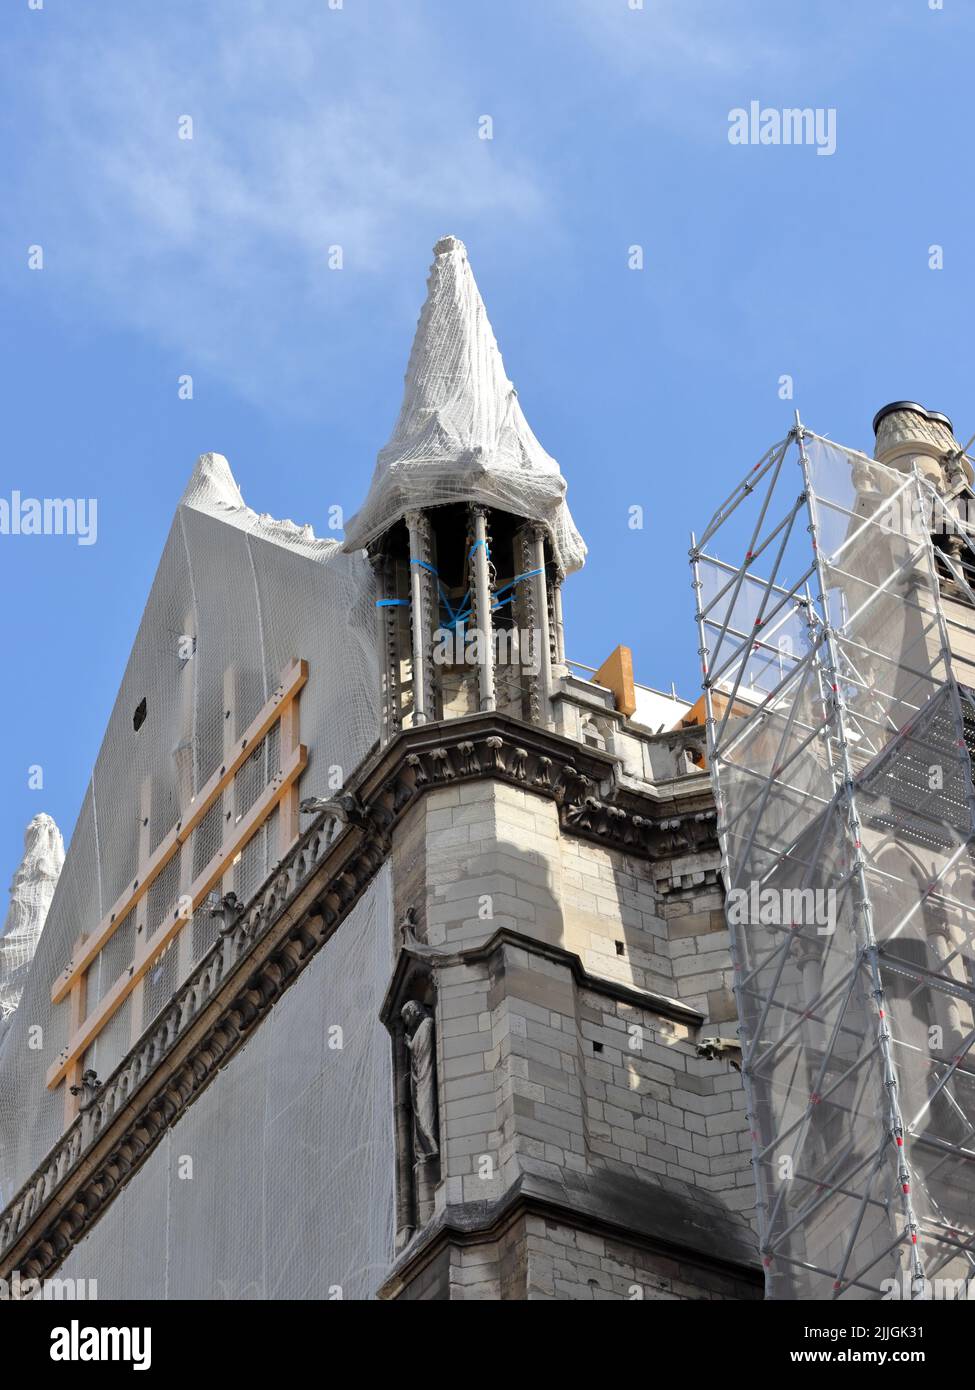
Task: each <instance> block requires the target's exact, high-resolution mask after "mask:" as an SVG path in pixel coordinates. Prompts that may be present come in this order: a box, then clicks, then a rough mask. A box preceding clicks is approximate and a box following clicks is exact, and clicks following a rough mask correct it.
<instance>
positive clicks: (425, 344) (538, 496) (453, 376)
mask: <svg viewBox="0 0 975 1390" xmlns="http://www.w3.org/2000/svg"><path fill="white" fill-rule="evenodd" d="M434 256H435V259H434V262H433V266H432V267H431V270H430V278H429V280H428V282H427V299H426V303H425V304H424V306H423V309H422V311H421V313H420V319H419V323H418V325H417V331H416V338H415V339H414V342H413V350H412V352H411V353H410V360H409V364H408V366H407V369H406V387H405V390H404V393H403V404H402V406H401V407H400V413H399V418H398V419H397V421H396V425H395V427H394V429H393V433H392V435H391V437H390V440H389V443H388V444H387V445H386V446H385V448H384V449H381V450H380V452H379V456H378V458H377V460H376V468H375V472H374V473H373V478H372V484H371V486H370V489H369V495H368V496H367V498H366V500H365V503H364V504H363V506H362V508H361V509H360V510H359V511H358V512H357V513H356V515H355V516H354V517H352V518H351V520H350V521H349V523H348V526H347V527H346V540H345V547H346V549H347V550H354V549H357V548H360V547H363V546H366V545H368V544H369V542H370V541H373V540H375V539H376V537H378V536H380V535H381V534H382V533H383V532H384V531H385V530H387V529H388V528H389V527H390V526H392V525H393V523H394V522H396V521H398V520H399V519H400V518H401V517H403V516H404V514H405V513H406V512H408V511H410V510H411V509H413V508H418V507H436V506H442V505H444V504H446V503H449V502H458V501H467V500H469V501H474V502H481V503H483V504H484V505H485V506H490V507H498V508H501V509H502V510H504V511H508V512H512V513H514V514H515V515H516V516H524V517H527V518H529V519H530V520H534V521H539V522H542V523H543V524H544V525H545V526H546V528H547V530H548V532H549V535H550V537H551V540H552V546H553V551H554V555H555V559H556V563H557V564H559V565H560V567H561V568H562V569H563V570H564V571H566V572H569V571H571V570H577V569H579V568H581V566H582V564H583V563H584V561H585V557H586V547H585V544H584V542H583V540H582V537H581V536H580V535H579V532H578V531H577V530H576V527H575V524H574V522H573V520H572V517H571V516H570V514H569V509H568V506H567V505H566V501H565V493H566V483H565V479H564V478H563V477H562V474H561V472H560V471H559V466H558V464H557V463H556V461H555V459H553V458H551V457H550V455H549V454H547V453H546V452H545V450H544V449H543V448H542V446H541V444H539V442H538V440H537V439H536V438H535V435H534V434H533V433H532V430H531V427H530V426H529V424H528V421H527V420H526V419H525V417H524V415H523V413H522V409H521V405H520V404H519V401H518V393H517V392H516V391H515V388H514V386H512V384H511V382H510V381H509V380H508V377H507V374H506V372H505V369H504V363H503V362H502V360H501V353H500V352H499V350H498V345H497V342H496V341H495V337H494V333H493V331H492V329H491V325H490V323H489V322H488V317H487V311H486V310H485V308H484V301H483V300H482V298H481V295H480V292H479V290H478V288H477V285H476V284H475V282H474V276H473V274H472V273H471V268H470V264H469V262H468V259H467V251H466V249H465V247H464V243H463V242H461V241H458V240H457V238H456V237H444V238H443V239H442V240H441V241H438V242H437V245H436V246H435V247H434Z"/></svg>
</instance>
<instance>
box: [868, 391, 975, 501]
mask: <svg viewBox="0 0 975 1390" xmlns="http://www.w3.org/2000/svg"><path fill="white" fill-rule="evenodd" d="M873 432H874V434H875V435H876V439H877V442H876V445H875V447H874V451H873V456H874V458H875V459H877V460H878V462H880V463H883V464H885V465H886V466H887V467H888V468H896V469H898V470H899V471H900V472H902V473H910V471H911V468H912V467H913V465H914V464H917V467H918V471H919V473H920V474H921V475H922V477H925V478H927V479H928V480H929V481H930V482H931V483H932V484H933V485H934V486H935V487H936V488H937V489H938V491H939V492H944V491H945V489H946V488H949V487H952V486H954V484H955V483H956V482H959V481H961V479H962V478H965V479H966V480H967V481H968V482H969V483H971V482H972V478H973V473H972V466H971V464H970V463H969V462H968V460H967V459H965V458H962V457H960V453H961V446H960V445H959V443H958V441H957V440H956V439H955V433H954V427H953V425H952V423H951V421H950V420H949V419H948V417H947V415H942V414H940V412H939V411H937V410H926V409H925V408H924V406H923V405H918V404H917V402H916V401H892V402H891V403H890V405H885V406H884V407H883V409H882V410H878V411H877V413H876V415H875V416H874V417H873ZM952 455H958V457H955V458H952Z"/></svg>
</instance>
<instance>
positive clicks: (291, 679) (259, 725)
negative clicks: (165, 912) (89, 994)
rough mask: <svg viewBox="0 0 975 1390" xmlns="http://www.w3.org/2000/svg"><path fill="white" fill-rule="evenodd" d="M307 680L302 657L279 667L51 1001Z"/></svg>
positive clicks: (163, 864) (136, 899)
mask: <svg viewBox="0 0 975 1390" xmlns="http://www.w3.org/2000/svg"><path fill="white" fill-rule="evenodd" d="M307 679H308V663H307V661H292V663H291V664H290V666H288V667H287V668H286V669H285V671H284V672H283V673H282V677H281V683H280V685H279V686H278V687H277V689H276V690H275V692H274V694H273V695H272V696H271V698H270V700H268V702H267V704H265V705H264V707H263V708H262V710H261V711H260V713H259V714H258V715H257V718H256V719H255V720H254V721H253V723H252V724H251V725H250V727H249V728H248V729H247V730H246V732H245V733H244V734H243V735H242V736H241V738H239V739H238V740H237V744H236V748H237V751H236V753H235V754H234V757H233V759H232V761H230V762H227V763H224V764H223V765H222V766H221V767H220V768H218V769H217V771H216V772H215V773H214V774H213V776H212V777H211V778H210V779H209V781H208V782H207V783H206V784H205V786H204V787H203V788H202V790H201V791H200V792H199V793H198V795H197V796H196V798H195V800H194V803H193V806H192V808H191V810H190V812H189V815H188V816H187V817H186V818H185V819H183V820H182V821H180V822H179V823H178V824H177V825H175V826H174V827H173V829H172V830H171V831H170V832H169V834H168V835H167V836H166V838H165V839H164V840H163V841H162V842H161V843H160V845H159V846H158V848H157V849H156V851H155V853H154V854H153V855H152V857H151V859H150V860H149V862H148V863H147V864H146V865H145V867H144V869H143V872H142V875H141V876H140V877H139V878H138V879H136V880H135V882H134V883H133V885H132V887H131V888H128V889H126V891H125V892H124V893H123V894H122V896H121V897H120V898H119V900H118V902H117V903H116V904H115V906H114V907H113V908H112V910H111V912H110V913H109V914H108V916H107V917H105V918H104V919H103V920H102V922H101V923H100V924H99V925H98V926H97V927H96V928H95V931H94V932H93V933H92V934H91V936H89V937H88V938H87V939H86V941H85V942H84V944H83V946H81V947H80V948H79V949H77V950H75V951H74V953H73V954H72V957H71V959H70V960H69V961H68V963H67V965H66V966H65V968H64V970H63V972H62V973H61V975H60V976H59V977H58V979H57V980H56V981H55V982H54V984H53V985H52V987H51V1000H52V1002H53V1003H55V1004H60V1003H61V1001H62V999H64V998H65V997H66V996H67V995H68V994H69V993H70V992H71V988H72V985H73V984H74V981H75V979H76V978H77V976H78V975H80V974H81V972H82V971H83V970H86V969H87V968H88V966H89V965H90V964H91V962H92V961H93V960H94V959H95V957H96V956H97V955H98V952H99V951H100V950H101V949H102V947H103V946H104V945H105V943H106V941H108V940H110V939H111V937H112V936H113V935H114V934H115V931H116V929H117V928H118V927H119V926H120V925H121V923H122V921H123V920H124V918H125V917H126V915H127V914H128V913H129V912H130V911H131V909H132V908H133V907H134V906H135V905H136V903H138V902H139V900H140V899H141V898H142V897H143V896H144V894H145V893H147V892H148V891H149V888H150V887H151V886H152V884H153V883H154V881H155V880H156V879H157V878H158V877H159V875H160V873H162V871H163V869H164V868H165V867H166V864H167V863H168V862H169V860H170V859H171V858H172V857H173V855H174V854H175V852H176V850H177V849H178V848H179V846H180V845H181V844H184V843H185V842H186V840H188V839H189V837H190V835H191V833H192V832H193V830H194V829H195V828H196V826H197V825H199V823H200V821H201V820H202V819H203V817H204V816H205V815H206V813H207V811H209V809H210V807H211V806H212V805H213V803H214V802H215V801H216V799H217V797H218V796H221V795H222V793H223V790H224V788H225V787H226V786H227V784H228V783H229V782H231V781H232V780H233V778H234V776H235V775H236V773H237V772H238V771H239V769H240V767H241V766H242V765H243V763H244V762H246V760H247V759H248V758H249V757H250V755H251V753H253V751H254V745H255V744H257V743H259V742H260V740H261V739H262V738H263V737H264V736H265V734H266V733H267V731H268V730H269V729H270V728H271V726H272V725H273V724H275V723H277V721H278V719H279V718H280V715H281V706H282V704H288V703H290V701H291V700H292V699H293V698H294V696H295V695H296V694H297V693H298V691H299V690H300V689H301V688H302V686H303V685H304V684H305V682H306V681H307Z"/></svg>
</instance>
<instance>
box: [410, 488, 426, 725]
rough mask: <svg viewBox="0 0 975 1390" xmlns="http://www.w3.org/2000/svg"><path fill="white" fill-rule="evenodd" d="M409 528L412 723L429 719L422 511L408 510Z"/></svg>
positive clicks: (422, 722)
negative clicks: (422, 571)
mask: <svg viewBox="0 0 975 1390" xmlns="http://www.w3.org/2000/svg"><path fill="white" fill-rule="evenodd" d="M406 528H407V530H408V531H409V536H410V597H411V605H410V613H411V619H412V628H413V723H414V724H425V723H426V722H427V690H426V661H425V654H426V649H427V642H428V640H429V637H430V634H429V633H428V632H427V631H426V622H425V604H424V602H423V598H424V584H423V575H422V573H421V566H420V565H418V564H417V563H416V561H417V560H423V559H425V558H426V557H425V553H424V552H425V550H426V546H425V544H424V539H425V538H424V532H423V514H422V512H407V514H406Z"/></svg>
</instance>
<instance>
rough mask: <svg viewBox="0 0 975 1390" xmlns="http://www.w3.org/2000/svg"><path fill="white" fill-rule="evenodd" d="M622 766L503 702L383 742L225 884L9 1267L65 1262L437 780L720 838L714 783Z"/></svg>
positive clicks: (94, 1106)
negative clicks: (483, 783) (306, 825)
mask: <svg viewBox="0 0 975 1390" xmlns="http://www.w3.org/2000/svg"><path fill="white" fill-rule="evenodd" d="M618 766H619V763H618V760H617V759H615V758H613V757H612V756H611V755H609V754H607V753H604V752H602V751H601V750H599V749H593V748H588V747H583V746H581V745H579V744H577V743H575V742H573V741H572V740H570V739H566V738H563V737H562V736H561V735H559V734H555V733H553V732H551V731H549V730H545V729H541V728H536V727H534V726H532V725H529V724H526V723H524V722H522V721H521V720H517V719H513V718H511V717H509V716H506V715H501V714H497V713H486V714H477V715H470V716H466V717H464V718H460V719H454V720H450V721H446V722H443V723H440V724H425V725H421V726H420V727H418V728H416V729H408V730H404V731H402V732H401V733H400V734H398V735H397V736H396V738H394V739H393V740H392V741H391V742H390V743H389V744H387V745H386V746H385V747H384V748H382V749H379V750H376V751H374V752H373V753H371V754H370V755H369V756H368V757H367V758H366V759H365V760H364V762H363V763H362V764H361V765H360V767H359V768H358V769H357V770H356V772H355V773H354V774H353V775H352V777H350V778H349V780H348V782H347V784H346V786H345V788H344V790H343V793H342V795H341V796H339V797H338V798H337V799H336V800H335V801H334V802H324V803H321V805H322V807H324V809H321V810H317V814H316V819H315V822H314V823H313V825H312V826H311V828H310V829H309V830H308V831H306V832H305V834H303V835H302V837H301V838H300V840H299V841H298V842H297V844H296V845H295V846H294V848H293V849H292V850H291V851H290V852H289V853H288V854H287V855H286V856H285V858H284V860H283V861H282V862H281V864H280V865H279V866H278V867H277V868H276V869H275V870H274V872H273V873H272V874H271V875H270V876H269V877H268V878H267V879H266V880H265V882H264V884H263V885H262V887H261V888H260V889H259V890H258V892H257V893H256V894H255V896H254V897H253V898H252V899H251V901H250V902H249V903H248V904H246V905H241V904H239V903H236V902H232V901H231V900H230V899H229V898H228V899H225V900H224V903H223V905H222V908H221V912H222V915H223V918H224V921H223V929H222V931H221V933H220V936H219V939H218V940H217V941H216V942H215V943H214V945H213V947H212V948H211V949H210V951H208V952H207V954H206V955H205V956H204V957H203V959H202V960H201V961H200V962H199V964H198V965H197V966H196V967H195V969H194V970H193V971H192V973H191V974H190V975H189V977H188V978H187V980H186V981H185V982H184V983H183V984H182V985H180V986H179V988H178V989H177V990H176V992H175V993H174V995H173V998H172V1000H171V1001H170V1003H169V1004H168V1005H167V1007H166V1008H165V1009H164V1010H163V1011H162V1013H161V1014H160V1015H159V1016H158V1017H157V1018H156V1020H155V1021H154V1022H153V1023H152V1024H151V1025H150V1027H149V1028H148V1029H147V1030H146V1031H145V1033H143V1035H142V1037H141V1038H140V1039H139V1041H138V1043H136V1044H135V1046H134V1047H133V1048H132V1049H131V1050H130V1051H129V1052H128V1053H127V1055H126V1056H125V1058H124V1059H123V1060H122V1062H121V1063H120V1064H119V1066H118V1067H116V1069H115V1071H114V1072H113V1073H112V1074H111V1075H110V1076H109V1077H107V1078H104V1079H103V1080H102V1083H101V1085H100V1087H99V1088H98V1091H97V1095H96V1096H95V1097H94V1098H93V1099H92V1101H91V1103H90V1104H88V1105H86V1106H85V1108H84V1110H83V1112H82V1113H81V1114H80V1115H79V1116H78V1118H77V1119H76V1120H75V1122H74V1123H73V1124H72V1125H71V1126H70V1127H69V1128H68V1130H67V1131H66V1132H65V1134H64V1135H63V1136H62V1138H61V1139H60V1140H59V1141H58V1143H57V1144H56V1145H55V1146H54V1148H53V1149H52V1150H51V1151H50V1153H49V1154H48V1156H47V1157H46V1158H45V1160H44V1161H43V1162H42V1163H41V1164H40V1166H39V1167H38V1168H37V1169H36V1170H35V1172H34V1174H33V1175H32V1176H31V1177H30V1178H29V1179H28V1181H27V1182H26V1183H25V1184H24V1185H23V1187H21V1189H20V1191H19V1192H17V1194H16V1195H15V1196H14V1198H13V1200H12V1201H11V1202H10V1203H9V1204H8V1205H7V1207H6V1208H5V1209H4V1210H3V1211H2V1212H0V1277H3V1278H9V1277H10V1275H11V1273H12V1272H13V1270H15V1269H16V1270H19V1271H20V1274H21V1277H22V1278H44V1277H46V1276H47V1275H49V1274H51V1273H52V1272H53V1271H54V1270H55V1269H56V1268H57V1267H58V1265H59V1264H60V1263H61V1261H62V1260H63V1259H64V1257H65V1255H66V1254H67V1253H68V1251H69V1250H70V1249H71V1248H72V1246H73V1245H75V1244H77V1242H78V1241H79V1240H80V1239H81V1238H82V1237H83V1236H84V1235H85V1234H86V1233H87V1231H88V1230H89V1229H90V1228H91V1226H92V1225H93V1224H94V1222H95V1221H96V1220H97V1219H98V1217H99V1216H100V1215H101V1213H102V1212H103V1211H104V1209H105V1208H106V1207H107V1206H108V1204H109V1203H110V1202H111V1201H112V1199H113V1197H114V1196H115V1195H116V1194H117V1192H118V1191H119V1190H120V1189H121V1187H122V1186H124V1184H125V1183H126V1182H127V1180H128V1179H129V1177H130V1176H131V1175H132V1174H133V1173H134V1172H135V1171H136V1170H137V1169H138V1168H139V1167H140V1166H141V1164H142V1163H144V1162H145V1160H146V1158H147V1157H148V1156H149V1154H150V1153H151V1152H152V1150H153V1149H154V1148H155V1146H156V1144H157V1143H158V1142H159V1140H160V1138H161V1137H162V1135H163V1134H164V1132H165V1130H166V1129H167V1128H168V1127H170V1126H171V1125H173V1124H174V1123H175V1122H176V1121H177V1120H178V1119H179V1117H180V1116H181V1115H182V1114H183V1113H184V1112H185V1110H186V1109H187V1107H188V1106H189V1105H190V1104H192V1102H193V1101H194V1100H195V1099H196V1097H197V1096H198V1095H199V1094H200V1093H201V1092H202V1091H203V1089H204V1088H205V1087H206V1086H207V1085H208V1084H209V1082H210V1081H211V1080H212V1079H213V1077H214V1076H215V1075H216V1072H217V1071H218V1070H219V1069H220V1068H221V1067H222V1066H223V1065H225V1064H226V1062H227V1061H228V1060H229V1059H230V1057H231V1056H232V1055H233V1054H234V1053H235V1052H236V1051H237V1050H238V1048H240V1047H241V1046H242V1045H243V1044H244V1042H245V1041H246V1040H247V1038H248V1037H249V1036H250V1034H251V1033H252V1032H253V1030H254V1028H256V1027H257V1026H258V1025H259V1023H260V1022H261V1020H262V1019H263V1018H264V1017H265V1016H266V1015H267V1014H268V1013H269V1012H270V1010H271V1008H272V1007H273V1005H274V1003H275V1002H276V1000H277V999H278V998H279V997H280V996H281V994H282V993H283V992H284V991H285V990H286V989H287V988H288V987H289V986H290V985H291V984H292V983H293V982H294V981H295V980H296V979H297V978H298V976H299V975H300V973H301V972H302V971H303V970H304V968H305V966H306V965H307V964H308V963H309V961H310V960H311V959H312V957H313V956H314V955H315V954H316V952H317V951H318V950H320V949H321V947H322V946H323V945H324V944H325V942H326V941H327V940H328V939H329V937H330V936H331V935H332V933H333V932H334V931H335V930H336V929H337V928H338V926H339V925H340V924H341V922H342V921H343V920H344V918H345V917H346V916H347V914H348V913H349V911H350V910H351V909H352V907H353V906H354V905H355V903H356V902H357V901H358V900H359V898H360V897H361V895H362V893H363V892H364V890H365V889H366V887H367V886H368V884H369V883H370V881H371V880H372V878H373V877H374V876H375V874H376V873H377V872H378V870H379V868H380V866H381V865H382V863H383V861H384V860H385V859H386V857H387V856H388V854H389V851H390V847H391V838H390V837H391V833H392V830H393V827H394V826H395V824H396V822H397V821H398V820H399V819H400V818H401V817H402V816H403V815H405V814H406V812H407V811H408V810H409V809H410V807H411V806H412V805H413V804H415V803H416V801H417V800H418V799H419V798H420V797H422V796H423V794H424V793H425V792H427V791H429V790H430V789H432V788H437V787H442V786H448V785H450V786H452V785H455V784H457V783H460V782H464V781H473V780H476V779H480V778H492V779H496V780H500V781H505V782H509V783H511V784H512V785H515V786H518V787H520V788H522V789H523V790H529V791H532V792H533V793H535V794H536V795H539V796H544V797H547V798H550V799H551V800H553V801H554V802H555V803H556V805H557V807H558V814H559V820H560V824H561V826H562V828H563V830H564V831H565V833H566V834H570V835H581V836H584V837H586V838H587V839H591V840H593V841H595V842H596V843H599V844H603V845H607V846H611V847H614V848H619V849H622V850H624V851H626V852H627V853H631V854H639V855H642V856H644V857H647V858H649V859H651V860H657V859H660V860H663V859H665V858H667V857H668V856H673V855H674V854H675V853H683V854H685V855H686V854H688V853H691V854H692V858H693V857H694V852H696V851H699V850H711V849H712V848H716V846H715V845H714V843H713V841H714V830H713V816H714V810H713V802H712V801H711V797H710V790H709V789H708V788H706V787H702V789H701V791H700V792H695V795H694V797H693V798H688V803H689V804H688V805H687V807H686V809H684V808H678V807H676V806H675V803H673V802H669V803H664V804H663V806H662V805H661V804H660V803H659V802H658V801H655V800H654V798H653V796H652V795H651V794H649V791H648V795H647V796H646V798H641V797H640V796H639V795H638V794H637V793H635V792H634V790H633V787H632V784H630V785H629V786H628V787H627V789H626V790H625V791H623V790H621V789H620V787H619V785H618V781H617V769H618ZM617 798H618V799H617ZM312 800H314V799H312ZM674 810H677V814H673V811H674ZM697 857H698V858H699V856H697ZM695 872H696V871H695ZM712 872H713V871H712ZM536 949H537V946H536ZM601 987H602V988H604V989H605V982H603V983H602V985H601ZM681 1007H682V1006H681Z"/></svg>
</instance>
